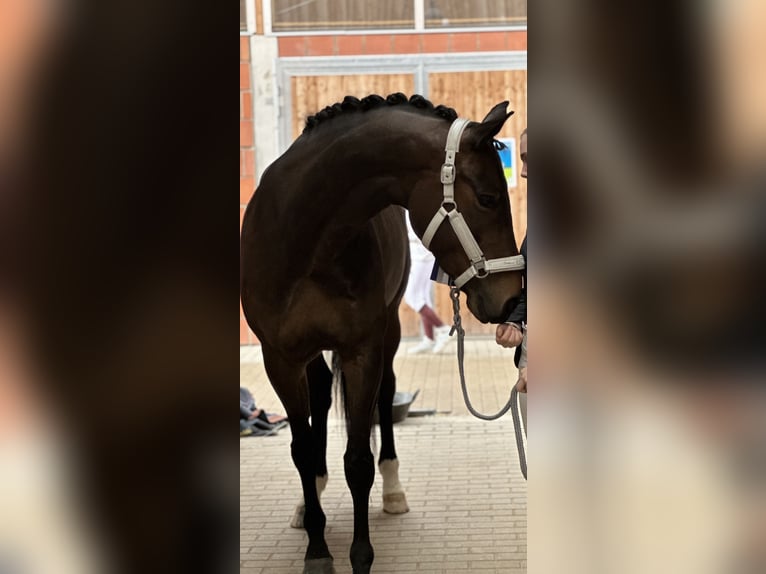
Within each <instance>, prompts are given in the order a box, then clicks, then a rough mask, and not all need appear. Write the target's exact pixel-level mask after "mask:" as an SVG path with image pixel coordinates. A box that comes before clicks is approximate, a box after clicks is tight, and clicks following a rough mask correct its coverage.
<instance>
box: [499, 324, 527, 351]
mask: <svg viewBox="0 0 766 574" xmlns="http://www.w3.org/2000/svg"><path fill="white" fill-rule="evenodd" d="M523 338H524V334H523V333H522V331H521V328H520V327H519V326H518V325H516V324H515V323H501V324H500V325H498V326H497V330H496V331H495V342H496V343H497V344H498V345H500V346H501V347H518V346H519V345H520V344H521V341H522V339H523Z"/></svg>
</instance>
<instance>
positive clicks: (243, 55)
mask: <svg viewBox="0 0 766 574" xmlns="http://www.w3.org/2000/svg"><path fill="white" fill-rule="evenodd" d="M239 61H240V62H242V61H245V62H249V61H250V37H249V36H242V37H240V39H239Z"/></svg>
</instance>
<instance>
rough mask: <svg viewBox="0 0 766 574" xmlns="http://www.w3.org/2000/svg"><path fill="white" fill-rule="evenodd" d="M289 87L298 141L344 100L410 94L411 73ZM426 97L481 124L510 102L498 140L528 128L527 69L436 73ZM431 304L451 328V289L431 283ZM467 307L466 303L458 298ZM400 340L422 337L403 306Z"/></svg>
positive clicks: (518, 199) (517, 196)
mask: <svg viewBox="0 0 766 574" xmlns="http://www.w3.org/2000/svg"><path fill="white" fill-rule="evenodd" d="M291 83H292V102H291V109H292V116H291V117H292V129H291V133H292V136H293V138H297V137H298V136H299V135H300V133H301V131H303V126H304V124H305V122H306V117H307V116H309V115H312V114H314V113H316V112H317V111H319V110H321V109H322V108H324V107H325V106H328V105H330V104H333V103H335V102H338V101H341V100H342V99H343V97H344V96H346V95H349V94H351V95H355V96H357V97H363V96H366V95H368V94H380V95H383V96H385V95H387V94H390V93H393V92H402V93H404V94H408V95H410V94H412V93H413V90H414V85H415V81H414V77H413V76H412V75H410V74H376V75H369V74H366V75H356V74H352V75H342V76H296V77H293V78H292V79H291ZM428 85H429V93H428V94H424V95H425V96H426V97H428V99H430V100H431V101H432V102H433V103H434V104H444V105H447V106H450V107H452V108H455V110H456V111H457V112H458V114H459V115H460V116H462V117H468V118H471V119H472V120H476V121H481V120H482V119H483V118H484V116H485V115H486V114H487V112H489V110H490V109H491V108H492V107H493V106H494V105H495V104H497V103H499V102H501V101H504V100H509V101H510V105H509V109H512V110H514V111H515V113H514V115H513V116H511V117H510V118H509V120H508V122H507V123H506V125H505V127H504V128H503V130H502V131H501V132H500V134H499V135H498V137H515V138H516V140H517V144H516V145H517V150H516V153H517V155H518V136H519V134H520V133H521V131H522V130H523V129H524V128H525V127H526V118H527V72H526V70H508V71H475V72H439V73H430V74H429V76H428ZM517 181H518V184H517V187H515V188H510V189H509V194H510V197H511V210H512V215H513V223H514V232H515V235H516V242H517V244H518V245H521V241H522V239H524V235H525V233H526V219H527V217H526V215H527V202H526V198H527V186H526V180H522V179H521V178H517ZM434 289H435V293H434V301H435V308H436V312H437V314H438V315H439V316H440V317H441V318H442V320H444V321H445V322H446V323H451V318H452V304H451V302H450V299H449V289H448V288H447V287H446V286H445V285H437V284H434ZM462 302H463V307H465V298H463V299H462ZM399 317H400V319H401V321H402V336H404V337H412V336H417V335H419V333H420V321H419V318H418V315H417V313H416V312H415V311H414V310H412V309H410V308H409V307H407V305H405V304H404V303H402V306H401V308H400V310H399ZM463 325H464V327H465V329H466V332H468V333H470V334H479V333H484V334H494V332H495V327H494V326H492V325H482V324H481V323H479V322H478V321H477V320H476V319H474V317H473V316H472V315H471V314H470V312H468V311H467V310H466V311H465V312H464V313H463Z"/></svg>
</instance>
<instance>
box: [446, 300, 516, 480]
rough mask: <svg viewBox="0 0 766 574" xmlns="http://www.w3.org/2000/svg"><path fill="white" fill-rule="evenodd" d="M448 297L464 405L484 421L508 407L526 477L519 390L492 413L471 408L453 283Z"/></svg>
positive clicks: (458, 309) (457, 304)
mask: <svg viewBox="0 0 766 574" xmlns="http://www.w3.org/2000/svg"><path fill="white" fill-rule="evenodd" d="M449 296H450V299H452V311H453V317H452V321H453V325H452V329H450V332H449V334H450V337H451V336H452V335H453V334H454V333H455V331H457V366H458V371H459V372H460V389H461V390H462V391H463V400H464V401H465V406H466V407H467V408H468V412H470V413H471V414H472V415H473V416H475V417H476V418H478V419H481V420H484V421H494V420H497V419H499V418H500V417H501V416H503V415H504V414H505V413H507V412H508V409H510V410H511V418H512V419H513V428H514V431H515V433H516V448H517V450H518V451H519V465H520V466H521V474H523V475H524V479H525V480H526V478H527V457H526V454H525V452H524V437H523V436H522V429H521V419H520V417H519V391H518V390H517V389H516V385H514V386H513V389H511V396H510V397H509V399H508V402H507V403H505V406H504V407H503V408H501V409H500V410H499V411H498V412H497V413H495V414H494V415H485V414H482V413H480V412H479V411H477V410H476V409H474V408H473V405H472V404H471V399H470V398H468V387H467V386H466V383H465V369H464V368H463V358H464V356H465V347H464V341H463V339H464V337H465V330H464V329H463V321H462V319H461V318H460V289H459V288H458V287H455V286H454V285H451V286H450V293H449Z"/></svg>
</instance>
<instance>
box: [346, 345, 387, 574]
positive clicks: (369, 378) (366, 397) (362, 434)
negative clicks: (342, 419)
mask: <svg viewBox="0 0 766 574" xmlns="http://www.w3.org/2000/svg"><path fill="white" fill-rule="evenodd" d="M342 358H343V357H342ZM342 364H343V375H344V377H345V381H346V393H345V397H346V405H347V413H348V421H347V428H348V443H347V446H346V454H345V455H344V457H343V461H344V463H345V464H344V466H345V471H346V482H347V483H348V486H349V489H350V490H351V498H352V499H353V501H354V539H353V542H352V544H351V553H350V557H351V566H352V568H353V571H354V574H367V573H368V572H369V571H370V567H371V566H372V562H373V559H374V552H373V549H372V544H371V543H370V527H369V522H368V521H369V498H370V489H371V488H372V483H373V481H374V479H375V461H374V458H373V455H372V451H371V450H370V430H371V428H372V413H373V411H374V409H375V404H376V399H377V394H378V388H379V386H380V380H381V374H382V353H381V350H380V348H379V347H378V348H377V349H371V350H370V351H369V352H365V353H361V354H358V355H356V356H354V357H353V358H351V359H350V360H345V359H344V360H343V363H342Z"/></svg>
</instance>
